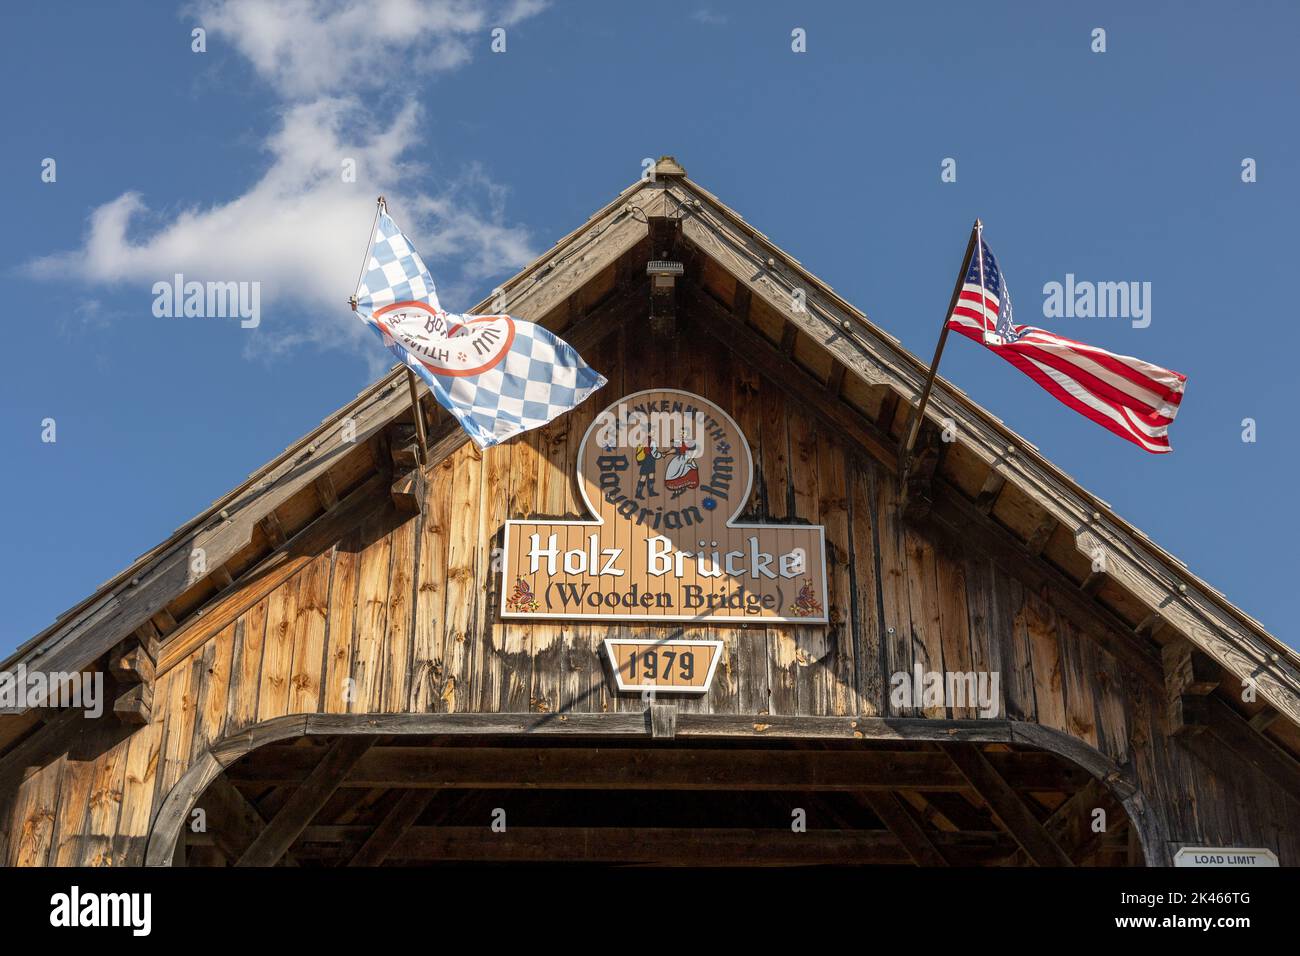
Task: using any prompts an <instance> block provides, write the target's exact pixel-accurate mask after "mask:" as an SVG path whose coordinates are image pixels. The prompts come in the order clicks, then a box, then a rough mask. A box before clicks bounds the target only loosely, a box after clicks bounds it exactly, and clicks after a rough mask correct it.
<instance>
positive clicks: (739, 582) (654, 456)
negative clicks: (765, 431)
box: [501, 389, 827, 623]
mask: <svg viewBox="0 0 1300 956" xmlns="http://www.w3.org/2000/svg"><path fill="white" fill-rule="evenodd" d="M752 481H753V460H752V458H751V456H750V453H749V443H748V442H747V441H746V440H745V436H744V435H743V434H742V433H741V431H740V427H739V426H738V425H737V424H736V423H735V422H734V421H733V420H732V418H731V416H729V415H728V414H727V413H726V412H724V411H722V409H720V408H718V407H717V406H716V405H714V404H713V403H712V402H709V401H707V400H706V399H703V398H701V397H699V396H698V395H693V394H691V393H690V392H683V391H679V390H677V389H651V390H649V391H644V392H636V393H634V394H632V395H628V396H626V397H624V398H622V399H619V400H618V401H617V402H616V403H614V404H613V405H611V406H609V407H608V408H607V409H605V410H604V411H603V412H601V413H600V414H599V415H597V416H596V420H595V421H594V422H593V423H592V425H591V427H590V428H589V429H587V433H586V435H584V436H583V439H582V445H581V446H580V448H579V450H578V489H579V491H580V492H581V494H582V499H583V501H584V502H585V503H586V506H587V509H588V511H589V512H590V513H591V514H593V515H595V520H592V521H546V522H535V521H508V522H506V533H505V556H506V559H505V562H504V568H503V572H502V573H503V575H504V577H503V580H502V588H501V592H502V615H503V616H504V617H508V618H510V617H513V618H520V617H523V618H576V617H587V618H604V619H617V620H642V621H732V622H736V623H740V622H744V621H750V620H755V619H757V620H760V621H764V622H772V621H776V622H782V621H785V622H792V623H794V622H797V623H824V622H825V621H826V619H827V618H826V572H825V566H824V560H825V557H824V556H825V540H824V534H823V531H822V528H821V526H820V525H763V524H741V523H738V522H736V520H735V518H736V516H737V515H738V514H739V513H740V511H741V510H742V509H743V508H744V506H745V503H746V502H747V501H748V500H749V493H750V488H751V485H752Z"/></svg>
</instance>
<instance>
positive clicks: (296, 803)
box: [236, 736, 375, 866]
mask: <svg viewBox="0 0 1300 956" xmlns="http://www.w3.org/2000/svg"><path fill="white" fill-rule="evenodd" d="M374 742H375V739H374V738H373V737H370V736H356V737H341V738H339V739H338V740H337V741H336V742H335V743H334V744H333V745H332V746H331V747H330V748H329V750H328V751H326V753H325V756H324V757H322V758H321V760H320V763H318V764H317V765H316V768H315V769H314V770H313V771H312V772H311V775H310V776H308V777H307V779H306V780H304V781H303V783H302V786H300V787H299V788H298V789H297V790H296V791H294V793H293V795H292V796H291V797H289V799H288V800H287V801H286V802H285V804H284V806H283V807H281V808H280V810H279V812H278V813H276V814H275V816H274V817H273V818H272V819H271V822H270V823H268V824H267V825H266V829H264V830H263V831H262V832H261V833H259V834H258V835H257V838H256V839H255V840H253V843H252V845H250V846H249V848H248V849H247V850H245V851H244V854H243V855H242V856H241V857H240V858H239V861H238V863H237V864H236V865H237V866H274V865H275V864H276V863H277V862H279V860H280V858H281V857H283V856H284V854H285V851H286V850H288V849H289V847H290V846H291V845H292V844H293V841H294V840H296V839H298V837H299V836H300V835H301V834H302V831H303V830H304V829H306V827H307V825H308V824H309V823H311V820H312V817H314V816H315V815H316V813H317V812H318V811H319V810H320V808H321V807H323V806H324V805H325V802H326V801H327V800H329V798H330V797H331V796H333V795H334V792H335V791H336V790H338V788H339V784H340V783H342V782H343V778H344V777H346V776H347V774H348V771H349V770H351V769H352V767H353V766H354V765H355V764H356V762H357V761H358V760H360V759H361V757H362V756H364V755H365V753H366V751H367V750H369V749H370V747H371V745H372V744H374Z"/></svg>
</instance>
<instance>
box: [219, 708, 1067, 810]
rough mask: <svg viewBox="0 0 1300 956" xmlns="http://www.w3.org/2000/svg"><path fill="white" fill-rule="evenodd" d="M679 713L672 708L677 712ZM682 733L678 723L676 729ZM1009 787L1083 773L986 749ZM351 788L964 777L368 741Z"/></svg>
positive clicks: (259, 772) (921, 763) (304, 757)
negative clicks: (373, 744) (371, 743)
mask: <svg viewBox="0 0 1300 956" xmlns="http://www.w3.org/2000/svg"><path fill="white" fill-rule="evenodd" d="M682 719H683V715H680V714H679V715H678V718H677V720H678V722H679V723H680V721H681V720H682ZM678 737H679V738H680V732H679V733H678ZM987 758H988V760H989V762H990V763H991V764H992V765H993V766H994V768H995V769H996V770H997V771H998V774H999V775H1000V776H1002V777H1003V778H1004V779H1005V780H1006V781H1007V783H1008V784H1009V785H1010V786H1011V787H1012V788H1013V789H1016V790H1024V791H1031V790H1032V791H1059V792H1063V793H1071V792H1073V791H1075V790H1077V789H1078V788H1079V787H1081V786H1082V785H1083V784H1084V783H1085V782H1086V781H1087V779H1088V775H1087V774H1086V773H1085V772H1084V771H1082V770H1080V769H1079V768H1077V767H1074V766H1071V765H1070V764H1068V763H1066V762H1065V761H1062V760H1060V759H1058V758H1057V757H1055V756H1054V755H1052V754H1049V753H1027V752H1021V751H1007V752H1000V753H991V754H988V755H987ZM318 759H319V758H318V757H317V752H316V749H315V748H303V747H293V746H277V747H266V748H263V749H260V750H257V751H255V752H253V753H251V754H249V755H248V756H246V757H244V758H243V759H242V760H240V761H239V762H238V763H236V764H234V765H233V766H231V767H230V768H229V769H228V770H227V771H226V773H227V774H228V775H229V776H230V777H231V779H232V780H234V781H236V782H238V783H240V784H245V785H249V786H256V787H263V788H265V787H272V786H286V785H288V786H292V785H296V784H299V783H301V782H302V781H303V780H304V779H305V778H306V777H307V775H308V774H310V773H311V771H312V769H313V768H314V767H315V765H316V762H317V761H318ZM341 785H342V786H343V787H348V788H357V789H390V788H399V789H400V788H411V787H419V788H427V789H483V790H512V789H529V790H531V789H563V790H586V789H594V790H629V789H631V790H640V789H647V788H656V787H659V788H663V789H671V790H730V789H735V788H741V787H744V788H746V789H753V790H765V791H780V790H799V789H802V790H810V791H857V790H892V789H894V788H898V787H902V788H918V789H922V788H923V789H925V790H926V791H927V792H932V791H960V790H965V789H967V787H968V786H969V785H968V784H967V783H966V780H965V779H964V778H963V777H962V776H961V774H960V773H958V772H957V770H956V769H955V768H954V767H953V766H952V763H951V762H950V761H949V760H948V759H947V758H946V757H945V756H944V755H943V754H940V753H935V752H933V751H922V750H916V749H912V750H876V749H872V750H857V751H844V750H813V749H806V750H776V751H773V750H765V749H758V748H752V749H728V750H725V751H719V750H711V749H700V748H695V747H681V746H680V741H679V745H678V746H676V747H673V748H663V749H660V748H653V749H645V748H635V749H628V748H620V747H617V746H614V745H613V744H612V743H611V744H609V745H605V746H602V747H600V748H599V749H592V748H576V747H546V748H542V749H538V750H527V751H525V750H520V749H519V748H515V747H408V746H399V745H392V746H383V747H375V748H373V749H372V750H371V751H370V752H369V753H367V754H366V755H365V756H364V757H362V758H361V759H360V760H359V761H358V762H357V764H356V766H355V767H353V769H352V770H351V771H350V772H349V774H348V776H347V778H346V779H345V780H344V781H343V783H342V784H341Z"/></svg>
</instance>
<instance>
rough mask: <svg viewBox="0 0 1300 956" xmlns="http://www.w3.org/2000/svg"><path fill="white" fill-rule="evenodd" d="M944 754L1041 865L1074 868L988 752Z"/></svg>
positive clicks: (959, 748) (951, 750) (956, 749)
mask: <svg viewBox="0 0 1300 956" xmlns="http://www.w3.org/2000/svg"><path fill="white" fill-rule="evenodd" d="M940 746H941V747H942V748H943V750H944V753H946V754H947V755H948V757H949V759H950V760H952V762H953V763H954V764H955V765H956V767H957V769H958V770H959V771H961V775H962V776H963V777H965V778H966V780H967V781H968V782H969V783H970V785H971V787H972V789H974V790H975V792H976V793H978V794H979V796H980V799H982V800H983V801H984V802H985V803H986V804H987V805H988V808H989V811H990V812H991V813H992V814H993V818H994V819H995V820H996V821H997V822H998V825H999V826H1000V827H1002V828H1003V829H1004V830H1006V831H1007V833H1009V834H1010V835H1011V837H1012V839H1014V840H1015V841H1016V843H1018V844H1019V845H1020V848H1021V849H1023V850H1024V851H1025V853H1026V854H1028V856H1029V858H1030V859H1031V860H1032V861H1033V862H1034V863H1035V864H1036V865H1038V866H1073V865H1074V863H1073V861H1072V860H1071V859H1070V857H1069V855H1068V854H1067V853H1066V852H1065V851H1064V850H1062V849H1061V848H1060V847H1059V846H1058V845H1057V843H1056V841H1055V840H1054V839H1052V835H1051V834H1050V833H1048V832H1047V829H1046V828H1045V827H1044V826H1043V825H1042V824H1041V823H1040V822H1039V821H1038V818H1037V817H1035V816H1034V814H1033V813H1032V812H1030V810H1029V808H1028V807H1027V806H1026V805H1025V803H1024V801H1023V800H1021V799H1020V797H1019V796H1018V795H1017V794H1016V792H1015V790H1013V789H1012V788H1011V787H1010V785H1009V784H1008V783H1007V782H1006V780H1004V779H1003V778H1002V776H1001V775H1000V774H999V773H998V772H997V771H996V770H995V769H993V765H992V764H990V763H989V761H988V759H987V758H986V757H985V755H984V753H983V752H982V751H981V750H980V749H979V748H978V747H973V746H970V745H967V744H941V745H940Z"/></svg>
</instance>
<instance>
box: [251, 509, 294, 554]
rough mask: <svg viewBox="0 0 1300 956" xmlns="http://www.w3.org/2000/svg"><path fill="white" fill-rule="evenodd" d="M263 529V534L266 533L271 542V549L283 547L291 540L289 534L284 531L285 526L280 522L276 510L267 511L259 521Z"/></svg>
mask: <svg viewBox="0 0 1300 956" xmlns="http://www.w3.org/2000/svg"><path fill="white" fill-rule="evenodd" d="M257 526H258V527H259V528H261V529H262V534H264V535H266V540H267V541H268V542H270V544H271V550H275V549H276V548H279V547H281V546H282V545H283V544H284V543H285V542H286V541H288V540H289V537H288V535H286V534H285V533H284V526H283V525H281V524H280V519H279V517H277V515H276V513H275V512H274V511H270V512H267V514H266V516H265V517H263V518H262V520H261V521H259V522H258V523H257Z"/></svg>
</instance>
